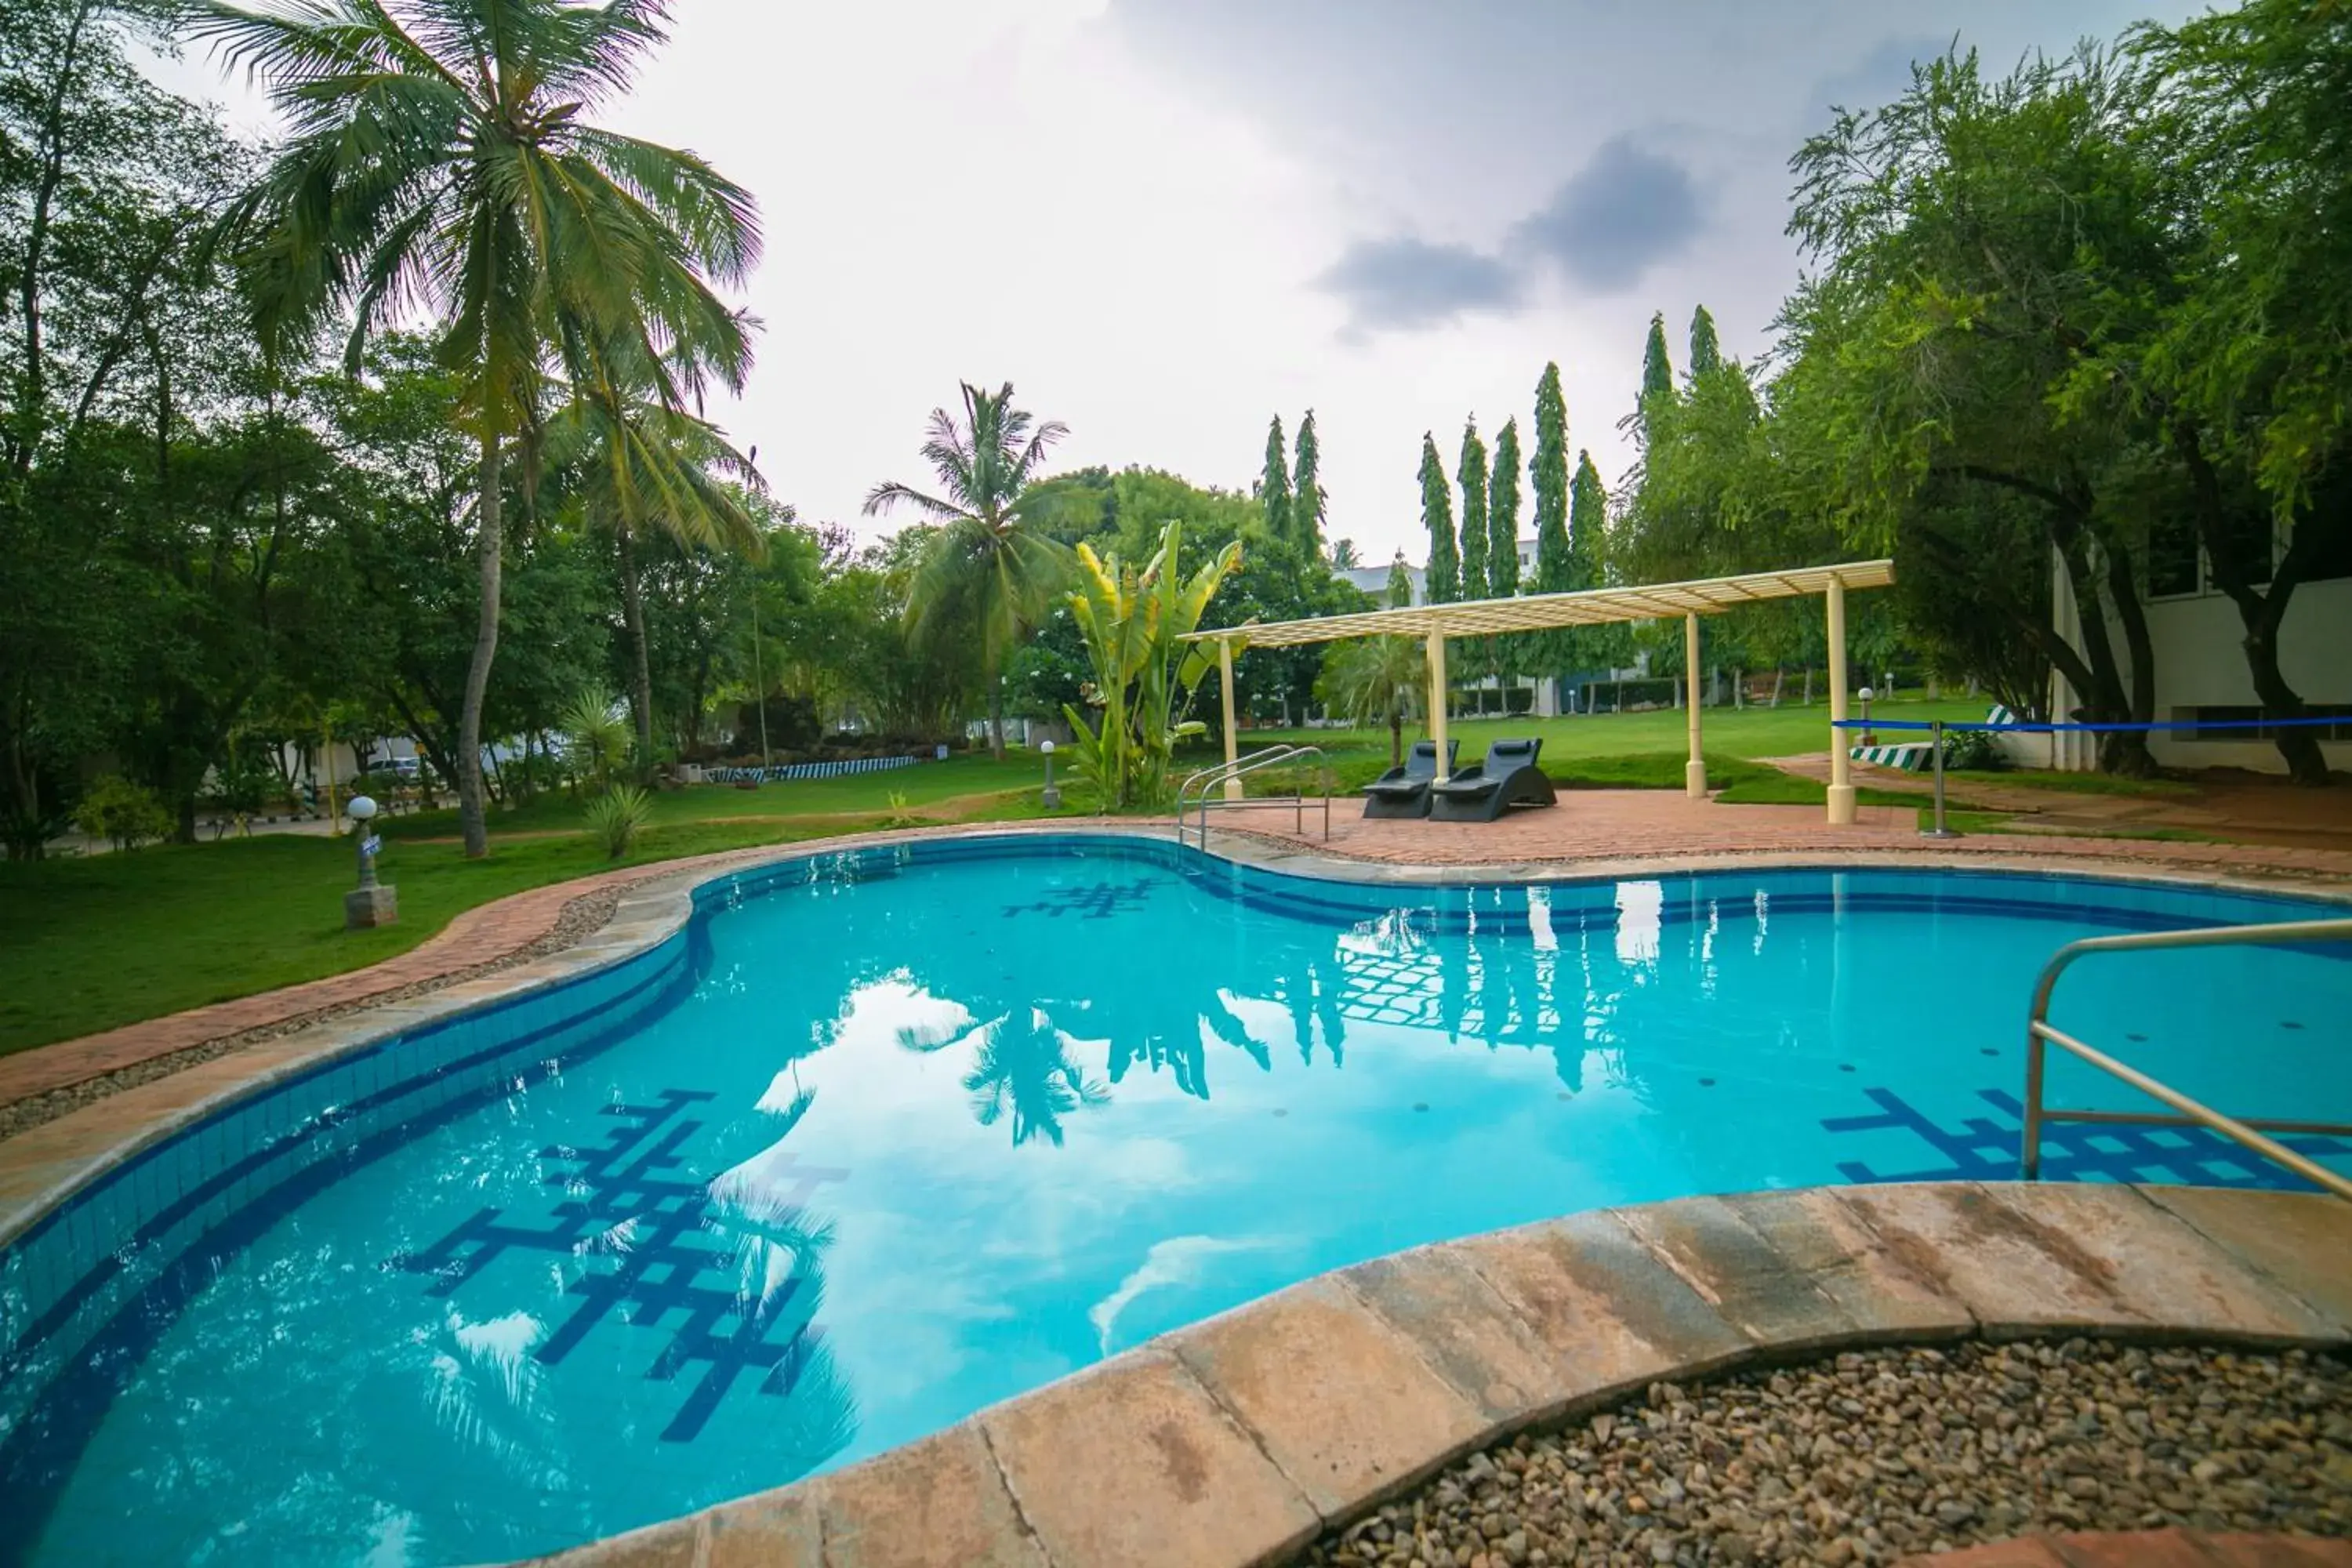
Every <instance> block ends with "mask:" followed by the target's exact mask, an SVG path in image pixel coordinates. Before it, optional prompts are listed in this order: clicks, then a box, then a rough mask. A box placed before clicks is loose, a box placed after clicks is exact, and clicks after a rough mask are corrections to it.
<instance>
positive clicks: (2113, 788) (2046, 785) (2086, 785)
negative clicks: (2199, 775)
mask: <svg viewBox="0 0 2352 1568" xmlns="http://www.w3.org/2000/svg"><path fill="white" fill-rule="evenodd" d="M1944 777H1945V778H1946V779H1947V780H1953V779H1966V780H1969V781H1970V782H1981V783H1984V784H2015V785H2018V786H2020V787H2021V788H2026V789H2049V790H2063V791H2064V792H2065V793H2067V794H2069V795H2175V796H2178V795H2195V794H2196V793H2197V786H2196V785H2195V784H2188V783H2185V782H2184V781H2182V780H2180V779H2161V778H2158V779H2126V778H2117V777H2116V776H2115V775H2114V774H2111V773H2053V772H2052V771H2051V770H2049V769H2047V768H2006V769H2003V770H2001V771H2000V772H1998V773H1994V772H1990V771H1979V770H1978V769H1975V768H1969V769H1966V770H1963V769H1959V768H1952V769H1948V770H1946V772H1945V773H1944Z"/></svg>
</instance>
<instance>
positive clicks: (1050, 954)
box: [0, 837, 2352, 1564]
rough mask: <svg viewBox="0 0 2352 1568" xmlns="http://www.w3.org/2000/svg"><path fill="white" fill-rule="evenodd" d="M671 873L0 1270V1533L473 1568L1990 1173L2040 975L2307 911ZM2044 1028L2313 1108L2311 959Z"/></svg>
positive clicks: (2177, 1076)
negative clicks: (1562, 1279)
mask: <svg viewBox="0 0 2352 1568" xmlns="http://www.w3.org/2000/svg"><path fill="white" fill-rule="evenodd" d="M699 901H700V903H701V906H702V907H701V909H700V911H699V912H698V916H697V918H696V920H695V921H694V922H693V924H692V926H691V927H690V929H689V931H688V934H687V935H685V936H682V937H681V938H679V939H678V940H677V941H675V942H671V943H670V944H668V945H667V946H666V947H664V948H663V949H661V950H659V951H657V952H653V953H649V954H647V955H646V956H644V957H643V958H640V959H638V960H635V961H633V962H632V963H628V964H625V965H623V966H621V967H619V968H617V969H615V970H614V971H611V972H608V973H605V974H603V975H600V976H597V977H594V978H593V979H591V980H589V981H586V982H583V983H581V984H577V985H574V986H572V987H570V988H568V989H567V990H565V991H563V992H562V993H558V994H551V995H545V996H541V997H539V998H536V999H533V1000H531V1001H530V1002H527V1003H523V1004H520V1005H509V1006H507V1007H503V1008H500V1009H499V1010H497V1011H494V1012H490V1013H487V1014H483V1015H478V1016H475V1017H473V1018H470V1019H467V1020H464V1021H461V1022H458V1023H457V1024H454V1025H449V1026H441V1027H438V1028H436V1029H432V1030H428V1031H420V1032H419V1033H418V1034H416V1035H415V1036H413V1037H406V1038H404V1039H402V1040H399V1041H396V1042H394V1043H392V1044H390V1045H387V1046H386V1047H382V1048H379V1049H376V1050H373V1051H371V1052H369V1053H367V1054H366V1055H364V1056H362V1057H360V1058H353V1059H351V1060H348V1061H346V1062H344V1063H341V1064H339V1065H338V1066H337V1067H335V1068H332V1069H329V1070H326V1071H322V1072H320V1073H319V1074H316V1075H314V1076H313V1077H312V1078H311V1079H307V1080H305V1081H304V1082H302V1083H300V1084H298V1085H294V1086H291V1087H289V1088H287V1089H281V1090H279V1091H278V1092H275V1093H273V1094H271V1095H269V1096H267V1097H264V1098H262V1099H260V1100H255V1101H253V1102H251V1103H249V1104H248V1105H247V1106H245V1107H243V1108H241V1109H240V1110H237V1111H236V1113H235V1114H233V1115H229V1116H226V1117H222V1118H218V1119H215V1121H212V1122H210V1123H207V1124H206V1125H205V1127H204V1128H202V1129H200V1130H198V1131H195V1132H194V1133H192V1134H190V1135H188V1136H185V1137H183V1138H181V1139H179V1140H176V1141H174V1142H173V1143H171V1144H167V1145H165V1146H163V1148H161V1149H159V1150H157V1151H154V1152H151V1153H150V1154H149V1155H147V1156H145V1157H143V1158H142V1159H141V1160H140V1161H138V1162H136V1163H133V1164H132V1165H131V1166H129V1167H127V1168H126V1169H125V1170H124V1171H123V1172H121V1173H120V1174H119V1175H118V1176H117V1177H116V1178H115V1179H114V1180H112V1181H110V1183H108V1184H106V1185H104V1186H102V1187H100V1188H98V1189H96V1190H94V1191H92V1192H91V1193H89V1194H87V1195H86V1196H85V1197H84V1198H83V1200H82V1201H80V1202H79V1203H77V1204H76V1205H73V1206H72V1207H71V1208H69V1209H68V1210H66V1211H64V1212H62V1213H60V1214H59V1215H57V1216H56V1217H55V1218H54V1219H53V1220H52V1221H50V1222H48V1223H47V1225H46V1226H44V1227H42V1228H40V1229H39V1230H37V1231H36V1232H34V1233H32V1234H30V1235H28V1236H27V1237H25V1238H23V1239H22V1240H20V1242H19V1243H18V1244H17V1245H16V1247H13V1248H11V1249H10V1250H9V1252H8V1253H7V1254H6V1255H5V1258H0V1346H5V1352H0V1354H5V1360H0V1423H5V1425H0V1562H6V1563H24V1562H29V1563H42V1564H51V1563H57V1564H64V1563H71V1564H100V1563H142V1564H144V1563H161V1562H175V1563H176V1562H192V1563H272V1564H276V1563H332V1564H347V1563H348V1564H360V1563H371V1564H374V1563H382V1564H398V1563H461V1562H478V1561H482V1560H494V1559H499V1558H506V1557H513V1556H517V1555H521V1554H526V1553H530V1552H541V1551H546V1550H550V1549H552V1548H555V1547H558V1546H562V1545H564V1544H567V1543H570V1542H577V1541H582V1540H585V1539H588V1538H590V1537H593V1536H596V1535H600V1534H605V1533H610V1532H612V1531H619V1530H623V1529H626V1528H630V1527H633V1526H635V1525H638V1524H643V1523H646V1522H648V1521H653V1520H656V1519H659V1518H663V1517H667V1516H668V1515H672V1514H675V1513H678V1512H681V1511H683V1510H688V1509H692V1508H695V1507H698V1506H700V1505H703V1504H707V1503H709V1502H713V1501H717V1500H721V1499H724V1498H728V1497H732V1496H736V1495H740V1494H741V1493H744V1492H747V1491H751V1490H754V1489H760V1488H762V1487H769V1486H775V1485H779V1484H782V1483H783V1482H786V1481H789V1480H791V1479H794V1478H796V1477H799V1476H803V1475H805V1474H809V1473H811V1472H813V1471H815V1470H819V1469H823V1468H829V1467H832V1466H836V1465H840V1464H843V1463H845V1462H848V1461H851V1460H854V1459H856V1458H861V1457H864V1456H866V1455H868V1454H872V1453H875V1452H877V1451H878V1450H880V1449H883V1448H886V1447H890V1446H891V1445H893V1444H897V1443H900V1442H903V1441H906V1440H908V1439H909V1438H912V1437H916V1436H920V1435H922V1434H924V1433H926V1432H929V1431H932V1430H934V1429H936V1428H938V1427H940V1426H945V1425H947V1424H948V1423H950V1422H952V1421H954V1420H956V1419H958V1418H959V1417H961V1416H963V1415H969V1414H971V1412H972V1411H974V1410H977V1409H979V1408H980V1407H982V1405H988V1404H990V1403H992V1402H993V1401H996V1400H999V1399H1003V1398H1005V1397H1007V1396H1009V1395H1012V1394H1018V1393H1020V1392H1022V1391H1024V1390H1025V1389H1029V1388H1033V1387H1034V1386H1036V1385H1037V1384H1041V1383H1044V1382H1045V1381H1047V1380H1049V1379H1052V1378H1054V1377H1057V1376H1059V1375H1061V1374H1063V1373H1068V1372H1071V1371H1073V1370H1076V1369H1077V1368H1079V1367H1083V1366H1085V1365H1087V1363H1091V1362H1093V1361H1095V1360H1097V1359H1098V1358H1100V1357H1101V1356H1103V1355H1105V1354H1108V1353H1110V1352H1117V1351H1118V1350H1121V1349H1124V1348H1126V1347H1128V1346H1130V1345H1133V1344H1136V1343H1138V1342H1140V1341H1142V1340H1145V1339H1147V1338H1149V1337H1150V1336H1151V1335H1153V1334H1155V1333H1158V1332H1160V1331H1164V1330H1167V1329H1171V1328H1173V1327H1176V1326H1178V1325H1181V1324H1183V1323H1186V1322H1190V1321H1194V1320H1196V1319H1199V1318H1201V1317H1203V1316H1205V1315H1207V1314H1209V1313H1212V1312H1214V1311H1217V1310H1222V1309H1223V1308H1226V1307H1230V1306H1233V1305H1234V1304H1236V1303H1238V1302H1241V1301H1244V1300H1248V1299H1250V1298H1251V1297H1254V1296H1257V1295H1260V1294H1263V1293H1265V1292H1266V1291H1268V1290H1272V1289H1276V1288H1278V1287H1280V1286H1282V1285H1285V1284H1287V1283H1289V1282H1291V1281H1294V1280H1297V1279H1302V1278H1305V1277H1307V1276H1308V1275H1312V1274H1315V1273H1318V1272H1319V1271H1321V1270H1323V1269H1327V1268H1334V1267H1337V1266H1339V1265H1343V1264H1346V1263H1349V1262H1352V1261H1355V1260H1358V1259H1360V1258H1367V1257H1370V1256H1373V1255H1375V1254H1379V1253H1382V1252H1387V1251H1391V1250H1393V1249H1395V1248H1398V1247H1407V1246H1411V1245H1413V1244H1416V1243H1420V1242H1424V1241H1429V1240H1433V1239H1436V1238H1439V1237H1451V1236H1457V1235H1462V1234H1465V1233H1468V1232H1475V1231H1480V1230H1486V1229H1489V1228H1492V1227H1495V1226H1504V1225H1510V1224H1514V1223H1517V1222H1520V1221H1525V1220H1530V1219H1536V1218H1539V1217H1543V1216H1547V1215H1555V1214H1559V1213H1561V1212H1563V1211H1569V1210H1575V1209H1581V1208H1586V1207H1590V1206H1592V1205H1601V1204H1613V1203H1632V1202H1643V1201H1647V1200H1652V1199H1658V1198H1666V1197H1673V1196H1677V1195H1682V1194H1691V1193H1701V1192H1711V1191H1720V1190H1728V1189H1741V1188H1755V1187H1769V1186H1782V1185H1801V1184H1815V1183H1825V1182H1843V1181H1867V1180H1884V1179H1891V1178H1902V1177H1912V1176H1947V1175H1956V1174H1967V1175H1991V1176H2005V1175H2008V1174H2010V1173H2012V1172H2013V1170H2014V1161H2015V1148H2016V1134H2015V1130H2016V1118H2015V1109H2016V1101H2015V1096H2016V1095H2017V1093H2018V1090H2019V1088H2020V1085H2021V1073H2022V1066H2023V1062H2022V1051H2021V1029H2022V1023H2023V1018H2024V1013H2025V1007H2026V1004H2027V998H2028V992H2029V989H2030V986H2031V984H2032V978H2033V976H2034V974H2035V973H2036V972H2037V970H2038V969H2039V967H2040V966H2041V964H2042V962H2043V961H2044V960H2045V959H2046V958H2047V957H2048V955H2049V953H2050V952H2051V951H2052V950H2053V949H2054V948H2055V947H2056V946H2058V945H2059V944H2060V943H2061V942H2064V941H2066V940H2068V939H2070V938H2072V937H2074V936H2077V935H2082V934H2086V933H2089V932H2094V931H2116V930H2136V929H2151V928H2158V927H2164V926H2172V925H2184V924H2202V923H2210V922H2215V921H2266V920H2286V919H2296V918H2307V917H2308V916H2310V915H2312V914H2314V913H2322V912H2335V911H2333V910H2325V909H2320V908H2315V907H2314V906H2310V905H2298V904H2295V903H2293V902H2290V901H2286V900H2266V899H2251V898H2238V897H2231V896H2222V895H2207V894H2199V893H2194V892H2187V891H2180V890H2174V889H2152V888H2144V887H2126V886H2121V885H2116V884H2103V883H2096V882H2088V881H2079V880H2064V879H2042V878H2020V877H2002V876H1994V875H1981V874H1966V875H1963V874H1951V873H1938V872H1908V871H1905V872H1846V873H1827V872H1779V871H1775V872H1757V873H1753V874H1728V875H1721V876H1707V877H1699V878H1669V879H1663V880H1658V881H1633V882H1600V883H1558V884H1552V885H1549V886H1541V887H1534V888H1527V887H1521V888H1512V889H1493V888H1447V889H1431V888H1412V887H1402V886H1380V887H1370V886H1357V885H1344V884H1337V883H1328V882H1316V881H1306V880H1300V879H1288V878H1283V877H1276V876H1273V875H1269V874H1265V873H1260V872H1255V871H1248V870H1243V869H1239V868H1233V867H1229V866H1225V865H1223V864H1222V863H1218V862H1213V861H1208V860H1204V859H1202V858H1200V857H1198V856H1180V855H1179V854H1178V853H1177V852H1176V851H1175V850H1174V849H1173V848H1172V847H1171V846H1169V845H1167V844H1165V843H1161V842H1148V841H1144V840H1140V839H1091V840H1088V839H1080V838H1075V837H1073V838H1055V839H1040V838H1035V837H1029V838H1021V839H1011V838H1004V839H997V840H970V841H962V842H957V843H937V842H935V843H932V844H928V845H924V846H921V847H915V848H909V849H901V850H893V851H887V852H874V853H868V854H864V855H854V856H844V855H833V856H824V857H819V858H813V859H809V860H803V861H798V862H793V863H790V864H787V865H783V866H780V867H777V868H771V869H768V870H764V871H761V872H759V873H754V874H751V875H747V876H744V877H741V878H738V879H733V880H732V881H730V882H726V883H722V884H719V885H716V886H714V887H712V888H709V889H705V890H704V892H703V894H702V895H701V897H700V900H699ZM2055 1016H2056V1018H2057V1021H2058V1022H2059V1023H2060V1024H2061V1025H2062V1026H2066V1027H2069V1028H2073V1029H2074V1030H2076V1031H2078V1032H2079V1033H2081V1034H2083V1035H2084V1036H2085V1037H2089V1038H2090V1039H2092V1040H2093V1041H2095V1042H2097V1043H2101V1044H2104V1045H2105V1046H2107V1047H2111V1048H2113V1049H2115V1050H2116V1052H2118V1053H2119V1054H2121V1055H2123V1056H2125V1057H2126V1058H2127V1059H2129V1060H2131V1061H2133V1062H2135V1063H2137V1064H2139V1065H2142V1066H2144V1067H2146V1068H2149V1069H2150V1070H2153V1071H2155V1072H2156V1073H2158V1075H2159V1076H2161V1077H2165V1078H2167V1079H2171V1080H2172V1081H2174V1082H2176V1083H2179V1085H2180V1086H2182V1087H2183V1088H2185V1089H2189V1091H2190V1092H2192V1093H2198V1092H2202V1093H2206V1094H2210V1095H2211V1096H2213V1097H2214V1098H2215V1099H2217V1100H2220V1101H2221V1103H2223V1104H2225V1105H2227V1106H2230V1107H2231V1108H2235V1109H2239V1110H2244V1111H2246V1112H2247V1113H2250V1114H2255V1113H2263V1112H2267V1113H2271V1114H2294V1115H2307V1116H2321V1115H2326V1114H2329V1113H2331V1112H2332V1113H2335V1114H2337V1115H2342V1114H2344V1113H2346V1112H2347V1111H2352V1050H2347V1048H2346V1047H2347V1045H2352V962H2347V961H2345V960H2344V959H2343V958H2341V957H2336V956H2328V955H2326V954H2324V953H2321V952H2313V951H2302V952H2295V951H2288V950H2284V949H2241V950H2227V951H2214V952H2193V953H2178V954H2173V955H2169V956H2168V957H2166V958H2164V959H2162V960H2160V961H2159V960H2150V959H2146V958H2120V959H2096V960H2092V961H2090V962H2088V963H2084V965H2082V966H2081V967H2079V968H2078V969H2077V971H2076V972H2075V973H2074V974H2073V975H2072V976H2071V977H2070V978H2069V979H2068V980H2067V981H2066V982H2065V984H2064V985H2063V988H2062V991H2061V993H2060V999H2059V1005H2058V1007H2057V1009H2056V1014H2055ZM2053 1078H2054V1083H2053V1100H2056V1101H2058V1102H2060V1103H2074V1104H2098V1105H2109V1106H2117V1107H2120V1106H2124V1105H2126V1104H2127V1103H2128V1101H2127V1100H2126V1097H2125V1096H2124V1094H2123V1092H2122V1091H2121V1090H2119V1089H2115V1088H2114V1087H2112V1086H2107V1085H2103V1084H2101V1083H2098V1082H2095V1081H2092V1080H2091V1079H2089V1078H2088V1076H2087V1075H2086V1074H2084V1073H2083V1072H2081V1071H2079V1070H2070V1068H2067V1067H2060V1068H2057V1069H2056V1070H2055V1072H2054V1074H2053ZM2305 1142H2306V1143H2308V1144H2310V1145H2311V1146H2313V1147H2315V1148H2320V1149H2322V1150H2323V1151H2325V1152H2328V1157H2329V1158H2331V1159H2333V1160H2338V1161H2342V1160H2344V1159H2345V1153H2344V1152H2343V1151H2341V1150H2337V1149H2336V1148H2335V1146H2333V1145H2324V1144H2322V1143H2320V1142H2319V1141H2315V1140H2306V1141H2305ZM2047 1169H2048V1172H2049V1173H2050V1174H2051V1175H2052V1176H2053V1177H2081V1178H2090V1179H2119V1178H2120V1179H2145V1180H2155V1181H2187V1180H2201V1181H2216V1182H2226V1183H2264V1184H2268V1183H2271V1182H2273V1181H2274V1180H2275V1178H2274V1176H2273V1173H2271V1172H2269V1171H2268V1170H2267V1169H2265V1168H2263V1167H2262V1166H2259V1165H2257V1164H2254V1163H2250V1162H2249V1161H2247V1160H2246V1159H2244V1158H2242V1157H2241V1156H2239V1155H2238V1154H2237V1153H2236V1152H2234V1151H2232V1150H2231V1149H2230V1148H2229V1147H2228V1146H2227V1145H2224V1144H2221V1143H2219V1142H2216V1141H2214V1140H2211V1139H2208V1138H2204V1137H2202V1136H2196V1137H2191V1136H2189V1135H2186V1134H2179V1133H2174V1132H2169V1131H2136V1130H2129V1129H2115V1130H2102V1131H2097V1132H2095V1133H2093V1132H2086V1131H2083V1130H2076V1129H2059V1130H2056V1131H2054V1132H2053V1137H2052V1140H2051V1142H2050V1145H2049V1151H2048V1155H2047Z"/></svg>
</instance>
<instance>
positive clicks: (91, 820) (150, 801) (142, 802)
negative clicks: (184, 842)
mask: <svg viewBox="0 0 2352 1568" xmlns="http://www.w3.org/2000/svg"><path fill="white" fill-rule="evenodd" d="M74 821H75V823H76V824H77V825H78V826H79V827H80V828H81V830H82V831H83V832H84V833H87V834H89V836H90V837H92V838H103V839H105V840H107V841H108V842H109V843H110V844H112V845H113V846H114V847H116V848H117V849H136V848H138V847H140V846H141V845H142V844H145V843H147V842H149V841H150V840H152V839H157V838H168V837H171V833H172V814H171V813H170V812H169V811H167V810H165V809H164V806H163V801H161V800H160V799H158V798H157V797H156V796H155V795H154V793H153V792H152V791H151V790H143V789H141V788H140V787H139V786H138V785H137V784H132V783H131V781H130V780H129V779H126V778H122V777H120V776H118V775H115V774H111V773H110V774H108V775H107V776H106V777H105V778H102V779H100V780H99V781H98V783H97V784H94V785H92V786H91V787H90V791H89V794H88V795H84V796H82V797H81V805H80V807H79V809H78V810H76V811H75V813H74Z"/></svg>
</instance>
